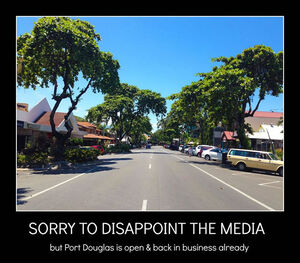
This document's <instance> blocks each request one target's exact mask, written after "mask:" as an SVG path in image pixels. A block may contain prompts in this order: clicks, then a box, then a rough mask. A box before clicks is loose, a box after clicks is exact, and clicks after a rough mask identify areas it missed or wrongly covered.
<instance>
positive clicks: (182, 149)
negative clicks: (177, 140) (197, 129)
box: [181, 144, 189, 153]
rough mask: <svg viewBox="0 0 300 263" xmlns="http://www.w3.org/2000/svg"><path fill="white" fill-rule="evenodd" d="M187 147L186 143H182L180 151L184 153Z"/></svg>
mask: <svg viewBox="0 0 300 263" xmlns="http://www.w3.org/2000/svg"><path fill="white" fill-rule="evenodd" d="M188 148H189V146H188V145H186V144H184V145H183V146H182V148H181V152H182V153H185V150H186V149H188Z"/></svg>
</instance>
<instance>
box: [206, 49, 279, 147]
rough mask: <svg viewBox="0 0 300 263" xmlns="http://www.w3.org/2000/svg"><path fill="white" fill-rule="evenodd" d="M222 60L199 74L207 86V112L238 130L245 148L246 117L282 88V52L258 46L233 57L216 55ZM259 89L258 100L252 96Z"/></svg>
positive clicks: (250, 115) (276, 94)
mask: <svg viewBox="0 0 300 263" xmlns="http://www.w3.org/2000/svg"><path fill="white" fill-rule="evenodd" d="M213 61H217V62H223V64H222V65H221V66H219V67H215V68H214V69H213V71H212V72H210V73H208V74H202V75H201V74H200V76H203V77H204V81H205V82H206V85H207V87H208V88H207V91H206V92H207V98H208V100H209V103H208V105H209V106H208V111H209V113H210V116H211V118H212V119H214V120H215V121H223V122H224V123H225V124H227V125H228V126H233V129H235V130H236V131H237V134H238V137H239V140H240V143H241V146H242V147H248V145H247V139H246V136H245V131H246V130H248V131H249V132H251V127H250V126H248V125H246V124H245V118H246V117H252V116H253V115H254V113H255V112H256V111H257V110H258V108H259V105H260V103H261V101H263V100H264V99H265V96H266V95H272V96H278V95H279V94H280V93H282V91H283V86H282V85H283V52H278V53H275V52H274V51H273V50H272V49H271V48H270V47H266V46H264V45H257V46H254V47H252V48H248V49H245V50H244V51H243V52H242V53H241V54H238V55H237V56H236V57H229V58H226V57H219V58H216V59H213ZM257 90H258V95H259V97H258V101H257V103H256V104H255V105H252V103H253V97H254V94H255V92H256V91H257Z"/></svg>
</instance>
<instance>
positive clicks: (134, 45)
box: [17, 17, 283, 130]
mask: <svg viewBox="0 0 300 263" xmlns="http://www.w3.org/2000/svg"><path fill="white" fill-rule="evenodd" d="M74 18H80V19H82V20H85V21H88V22H90V23H91V24H92V25H94V26H95V31H96V32H97V33H99V34H100V36H101V38H102V40H101V41H100V42H99V47H100V50H102V51H109V52H111V53H112V54H113V56H114V59H117V60H118V61H119V63H120V65H121V68H120V70H119V76H120V81H121V82H124V83H128V84H130V85H135V86H137V87H138V88H140V89H150V90H153V91H156V92H159V93H160V94H161V95H162V96H163V97H167V96H169V95H170V94H173V93H177V92H180V91H181V88H182V87H184V86H185V85H189V84H190V83H191V82H193V81H197V80H198V77H196V76H195V74H196V73H199V72H209V71H211V69H212V67H213V66H214V65H217V64H215V63H213V62H211V58H215V57H219V56H225V57H229V56H236V55H237V54H240V53H241V52H242V51H243V50H244V49H246V48H249V47H253V46H254V45H260V44H263V45H266V46H269V47H271V48H272V49H273V50H274V52H276V53H277V52H279V51H283V17H74ZM37 20H38V17H17V36H19V35H21V34H24V33H26V32H30V31H31V30H32V28H33V26H34V24H33V23H34V22H36V21H37ZM84 83H85V82H84V81H79V82H78V85H77V86H81V85H84ZM51 93H52V90H50V89H42V88H38V89H36V90H35V91H33V90H29V89H27V90H25V89H23V88H22V87H21V88H19V87H18V88H17V101H18V102H25V103H28V104H29V109H30V108H31V107H33V106H34V105H35V104H36V103H38V102H39V101H40V100H41V99H42V98H44V97H46V98H47V99H48V101H49V103H50V106H51V107H52V106H53V105H54V102H53V101H52V99H51ZM255 101H257V100H256V97H255V98H254V102H255ZM102 102H103V95H102V94H94V93H93V92H91V91H90V92H87V93H86V94H84V95H83V98H82V100H81V101H80V102H79V104H78V107H77V110H76V111H74V112H73V113H74V114H75V115H78V116H81V117H84V115H85V114H86V112H87V110H88V109H89V108H90V107H93V106H95V105H97V104H100V103H102ZM69 106H70V105H69V104H68V103H67V102H65V103H63V104H62V105H61V106H60V107H59V109H58V111H63V112H64V111H67V109H68V107H69ZM170 106H171V101H168V102H167V107H168V110H170ZM258 110H260V111H270V110H274V111H283V95H280V96H279V97H272V96H267V97H266V99H265V100H264V101H262V103H261V104H260V107H259V109H258ZM150 118H151V122H152V124H153V128H154V130H155V129H156V118H155V117H154V116H152V115H150Z"/></svg>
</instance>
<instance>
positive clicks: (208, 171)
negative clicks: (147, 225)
mask: <svg viewBox="0 0 300 263" xmlns="http://www.w3.org/2000/svg"><path fill="white" fill-rule="evenodd" d="M16 179H17V186H16V188H17V191H16V199H17V206H16V210H17V211H41V210H42V211H111V210H113V211H183V210H184V211H274V210H276V211H282V210H283V209H284V207H283V184H284V182H283V177H280V176H278V175H276V174H272V173H266V172H261V171H239V170H237V169H235V168H232V167H230V166H228V165H222V164H221V163H219V162H216V161H207V160H205V159H203V158H199V157H196V156H191V157H189V156H188V155H185V154H183V153H181V152H178V151H172V150H169V149H164V148H163V147H162V146H153V147H152V148H151V149H145V148H142V149H134V150H132V152H131V153H126V154H111V155H104V156H100V157H99V161H98V162H96V163H93V164H91V165H82V166H78V167H77V168H76V169H62V170H37V171H32V170H31V171H30V170H26V169H23V170H18V173H17V176H16Z"/></svg>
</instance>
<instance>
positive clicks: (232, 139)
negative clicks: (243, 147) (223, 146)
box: [223, 131, 235, 141]
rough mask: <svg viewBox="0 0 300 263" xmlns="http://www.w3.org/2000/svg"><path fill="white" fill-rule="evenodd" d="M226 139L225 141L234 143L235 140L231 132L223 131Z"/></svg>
mask: <svg viewBox="0 0 300 263" xmlns="http://www.w3.org/2000/svg"><path fill="white" fill-rule="evenodd" d="M223 136H225V137H226V140H227V141H235V138H234V137H233V132H232V131H224V135H223Z"/></svg>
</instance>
